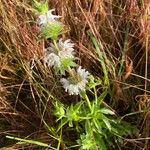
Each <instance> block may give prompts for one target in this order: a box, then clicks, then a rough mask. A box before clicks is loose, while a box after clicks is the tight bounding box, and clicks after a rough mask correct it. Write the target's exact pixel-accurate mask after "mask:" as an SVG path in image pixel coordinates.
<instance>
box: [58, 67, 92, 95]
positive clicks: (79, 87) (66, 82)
mask: <svg viewBox="0 0 150 150" xmlns="http://www.w3.org/2000/svg"><path fill="white" fill-rule="evenodd" d="M89 75H90V74H89V72H88V71H86V70H85V69H82V68H81V66H79V68H78V69H77V75H76V77H77V78H78V81H77V83H76V84H73V83H71V80H70V79H65V78H62V79H61V80H60V82H61V83H62V84H63V87H64V88H65V91H66V92H68V93H69V95H78V94H80V92H82V91H85V88H86V84H87V83H88V77H89Z"/></svg>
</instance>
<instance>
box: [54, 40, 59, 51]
mask: <svg viewBox="0 0 150 150" xmlns="http://www.w3.org/2000/svg"><path fill="white" fill-rule="evenodd" d="M53 43H54V46H55V48H56V50H57V52H59V51H60V49H59V47H58V45H57V41H56V40H53Z"/></svg>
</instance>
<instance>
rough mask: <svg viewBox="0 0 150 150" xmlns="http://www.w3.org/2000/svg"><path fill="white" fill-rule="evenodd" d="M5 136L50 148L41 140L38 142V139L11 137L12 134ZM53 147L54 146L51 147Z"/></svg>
mask: <svg viewBox="0 0 150 150" xmlns="http://www.w3.org/2000/svg"><path fill="white" fill-rule="evenodd" d="M6 138H9V139H12V140H17V141H21V142H25V143H30V144H35V145H38V146H42V147H50V148H52V147H51V146H50V145H48V144H46V143H43V142H39V141H34V140H27V139H22V138H18V137H12V136H6ZM52 149H54V148H52Z"/></svg>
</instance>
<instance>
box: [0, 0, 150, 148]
mask: <svg viewBox="0 0 150 150" xmlns="http://www.w3.org/2000/svg"><path fill="white" fill-rule="evenodd" d="M49 6H50V8H56V11H57V13H58V14H59V15H61V16H62V18H61V21H62V22H63V23H64V24H65V25H66V28H67V29H68V30H69V31H70V32H68V33H66V34H65V35H63V36H64V37H63V38H71V39H72V40H73V41H74V42H75V43H76V52H77V55H78V56H79V57H80V60H79V62H78V63H81V64H82V65H83V66H84V67H85V68H87V70H89V71H90V72H91V73H92V74H94V75H96V76H99V77H101V76H102V70H101V66H100V64H99V62H98V56H97V55H96V52H95V49H94V47H93V44H92V42H91V39H90V37H89V35H88V33H89V32H90V33H92V34H93V35H94V36H95V37H96V39H97V41H98V42H99V43H100V45H101V50H102V51H103V52H104V53H105V54H106V56H107V60H105V63H106V64H107V67H108V70H109V77H110V81H111V84H112V86H113V87H114V95H113V97H112V100H111V101H109V100H108V101H109V105H111V106H112V107H114V108H115V110H116V111H117V112H118V113H119V114H120V115H125V114H126V113H132V112H142V111H145V110H146V112H145V113H139V114H138V115H136V117H135V116H133V117H131V118H129V119H130V121H131V122H133V123H136V124H137V127H138V128H139V129H140V133H139V135H137V139H134V140H131V141H129V142H127V143H129V144H131V143H132V145H133V149H136V150H137V149H139V150H140V149H143V150H149V149H150V144H149V139H146V138H148V137H150V113H149V110H150V71H149V69H148V66H149V65H150V45H149V43H150V29H149V27H150V18H149V16H150V2H149V1H148V0H139V1H138V0H126V1H124V0H89V1H86V0H85V1H82V0H49ZM33 16H34V12H33V10H32V4H31V2H30V1H27V0H26V1H25V0H24V1H21V0H7V1H6V0H0V50H1V54H0V80H1V81H0V116H1V120H0V124H1V126H2V128H0V136H1V137H2V139H4V140H3V141H2V144H1V147H2V146H9V142H7V140H6V139H5V138H4V136H5V135H6V134H8V133H9V134H12V133H13V134H16V135H18V136H21V135H22V136H29V135H30V137H32V138H33V139H34V138H35V139H37V138H40V139H42V140H43V141H52V140H51V139H49V138H48V135H47V132H46V130H45V127H44V125H43V123H42V120H43V118H44V119H45V120H46V121H47V122H48V123H49V124H53V123H54V121H53V119H54V118H53V115H52V110H51V109H52V105H51V97H50V95H49V93H52V94H53V95H55V96H56V97H57V98H60V97H61V99H62V100H63V101H65V102H68V101H69V102H68V103H71V101H70V98H68V96H67V95H63V92H61V90H59V91H60V92H59V93H58V89H59V84H57V80H56V79H55V76H54V75H53V74H52V72H51V70H49V69H47V68H46V67H45V66H43V65H42V56H43V54H42V51H43V43H42V42H37V35H38V31H39V29H38V27H37V25H36V22H35V18H34V17H33ZM48 44H49V42H48V41H47V45H48ZM121 62H122V63H123V64H124V65H125V69H124V72H122V74H119V70H120V66H121ZM112 64H113V65H112ZM31 65H34V67H35V70H34V71H35V74H34V75H33V74H31V71H30V67H31ZM112 66H113V67H112ZM113 69H115V72H114V70H113ZM37 82H38V83H39V84H37ZM40 84H41V85H42V86H40ZM43 88H45V89H46V90H43ZM56 88H57V90H56ZM48 91H49V92H48ZM74 99H75V100H77V99H76V98H74ZM6 124H7V125H6ZM140 138H143V139H142V140H138V139H140ZM52 143H53V141H52ZM10 145H12V143H11V142H10ZM10 149H13V147H11V148H10ZM14 149H15V148H14ZM17 149H19V148H17ZM20 149H22V148H20ZM28 149H35V148H34V147H30V146H29V147H28ZM124 149H130V147H128V144H126V146H125V148H124Z"/></svg>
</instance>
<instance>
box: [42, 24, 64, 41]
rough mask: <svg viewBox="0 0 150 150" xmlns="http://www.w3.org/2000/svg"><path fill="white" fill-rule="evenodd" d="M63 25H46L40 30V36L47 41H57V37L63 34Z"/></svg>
mask: <svg viewBox="0 0 150 150" xmlns="http://www.w3.org/2000/svg"><path fill="white" fill-rule="evenodd" d="M63 27H64V25H63V24H62V23H61V22H57V21H54V22H51V23H48V24H47V25H46V26H45V27H44V28H42V30H41V36H42V37H44V38H46V39H48V38H51V39H52V40H57V39H58V36H59V35H61V34H62V33H63Z"/></svg>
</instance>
